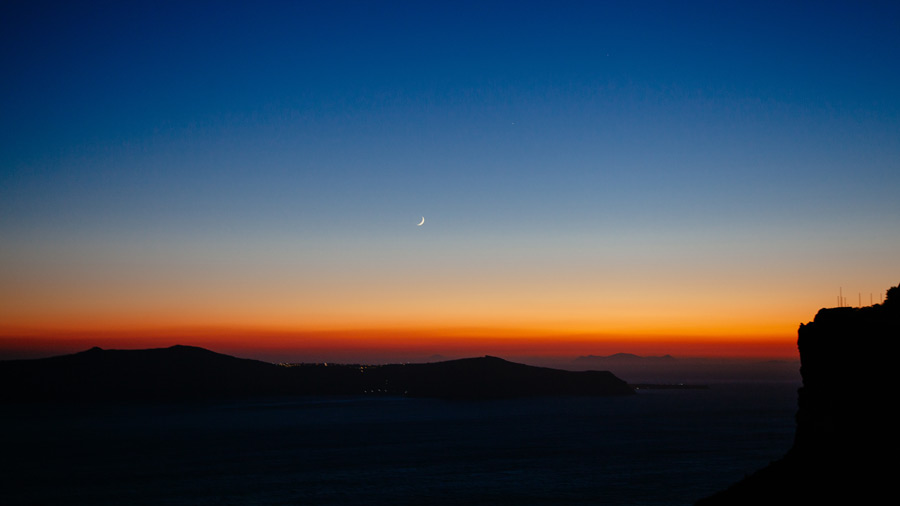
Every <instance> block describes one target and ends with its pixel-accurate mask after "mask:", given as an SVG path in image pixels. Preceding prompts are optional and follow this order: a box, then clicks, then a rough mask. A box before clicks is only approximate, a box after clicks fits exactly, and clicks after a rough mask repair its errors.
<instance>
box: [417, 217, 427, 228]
mask: <svg viewBox="0 0 900 506" xmlns="http://www.w3.org/2000/svg"><path fill="white" fill-rule="evenodd" d="M424 223H425V217H424V216H422V221H420V222H419V223H417V224H416V226H417V227H421V226H422V225H423V224H424Z"/></svg>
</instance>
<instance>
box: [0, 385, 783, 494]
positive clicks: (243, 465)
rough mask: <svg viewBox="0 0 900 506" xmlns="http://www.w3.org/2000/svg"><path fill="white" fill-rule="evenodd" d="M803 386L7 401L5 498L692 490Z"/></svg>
mask: <svg viewBox="0 0 900 506" xmlns="http://www.w3.org/2000/svg"><path fill="white" fill-rule="evenodd" d="M798 386H799V384H797V383H793V382H773V383H754V384H715V385H710V387H709V388H708V389H688V390H652V389H651V390H639V391H638V394H637V395H634V396H627V397H543V398H529V399H511V400H491V401H459V400H453V401H450V400H439V399H420V398H405V397H363V396H359V397H299V398H297V397H294V398H272V399H265V400H245V401H218V402H202V403H132V404H123V405H76V404H53V405H46V404H45V405H28V406H23V405H17V406H8V405H7V406H0V445H2V446H0V480H2V481H0V504H6V505H57V504H58V505H154V506H160V505H270V504H271V505H358V504H372V505H387V504H390V505H398V504H400V505H405V504H423V505H430V504H434V505H451V504H453V505H466V506H474V505H523V506H524V505H689V504H692V503H693V502H694V501H696V500H697V499H700V498H702V497H705V496H708V495H710V494H712V493H714V492H716V491H719V490H722V489H724V488H726V487H728V486H729V485H730V484H732V483H734V482H736V481H738V480H740V479H741V478H743V477H744V476H745V475H747V474H750V473H752V472H753V471H755V470H757V469H760V468H762V467H764V466H766V465H767V464H769V463H770V462H771V461H773V460H777V459H778V458H780V457H781V456H782V455H784V453H785V452H786V451H787V450H788V448H790V446H791V444H792V441H793V436H794V428H795V424H794V415H795V413H796V410H797V388H798Z"/></svg>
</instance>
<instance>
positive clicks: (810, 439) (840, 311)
mask: <svg viewBox="0 0 900 506" xmlns="http://www.w3.org/2000/svg"><path fill="white" fill-rule="evenodd" d="M887 295H888V296H887V299H886V301H885V302H884V304H876V305H874V306H870V307H862V308H849V307H839V308H830V309H821V310H819V312H818V313H817V314H816V317H815V319H814V320H813V321H812V322H810V323H807V324H801V325H800V329H799V332H798V339H797V347H798V349H799V351H800V363H801V368H800V374H801V376H802V378H803V386H802V387H801V388H800V390H799V392H798V409H797V417H796V420H797V429H796V433H795V438H794V444H793V446H792V447H791V448H790V450H789V451H788V452H787V454H786V455H785V456H784V457H783V458H782V459H781V460H778V461H776V462H773V463H772V464H770V465H769V466H768V467H766V468H764V469H762V470H760V471H758V472H756V473H754V474H752V475H750V476H748V477H747V478H745V479H744V480H742V481H740V482H738V483H737V484H735V485H733V486H731V487H730V488H728V489H727V490H725V491H723V492H720V493H718V494H716V495H714V496H712V497H709V498H706V499H703V500H701V501H698V502H697V503H696V504H697V506H718V505H739V504H740V505H743V504H797V505H800V504H820V503H821V504H826V503H827V504H833V503H838V504H877V503H880V502H884V500H885V497H890V496H892V494H891V495H886V494H888V493H889V492H890V491H891V490H892V489H893V474H894V472H893V471H894V469H893V456H894V454H893V451H894V446H895V434H894V430H895V429H894V427H893V426H894V423H893V422H894V420H895V419H894V411H893V408H892V407H891V406H892V405H893V404H894V395H893V380H894V379H895V377H894V374H893V368H894V367H895V364H894V360H893V358H894V353H893V351H892V350H893V348H892V344H893V343H895V342H896V341H897V340H898V338H900V286H896V287H893V288H891V289H890V290H888V294H887Z"/></svg>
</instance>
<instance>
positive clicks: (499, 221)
mask: <svg viewBox="0 0 900 506" xmlns="http://www.w3.org/2000/svg"><path fill="white" fill-rule="evenodd" d="M898 61H900V4H897V3H896V2H883V3H882V2H760V1H754V2H655V1H634V2H565V1H563V2H559V1H557V2H528V1H517V2H489V1H478V2H343V1H329V2H258V3H250V2H227V1H219V2H191V1H181V2H140V3H139V2H90V1H86V2H59V3H54V2H41V1H28V2H20V1H13V2H3V3H2V4H0V69H2V75H3V78H2V79H0V358H22V357H26V356H28V357H32V356H46V355H52V354H56V353H60V352H71V351H78V350H81V349H86V348H88V347H90V346H94V345H99V346H102V347H105V348H106V347H108V348H140V347H155V346H168V345H173V344H178V343H181V344H195V345H200V346H205V347H208V348H211V349H214V350H216V351H223V352H231V353H233V354H237V355H240V356H251V357H260V358H266V359H271V360H284V361H365V362H387V361H397V360H417V359H421V358H422V357H430V356H434V355H441V356H444V357H460V356H477V355H483V354H495V355H500V356H503V357H520V356H530V355H553V356H563V355H566V356H568V355H571V356H578V355H587V354H594V355H605V354H611V353H617V352H629V353H638V354H643V355H661V354H666V353H669V354H673V355H676V356H742V357H743V356H746V357H749V356H753V357H778V358H785V357H795V356H796V353H797V351H796V333H797V327H798V326H799V324H800V323H803V322H807V321H810V320H812V318H813V317H814V316H815V313H816V311H818V309H819V308H822V307H830V306H835V305H837V304H838V302H839V299H838V296H839V294H843V296H844V297H845V298H846V304H847V305H854V306H855V305H859V304H862V305H868V304H869V303H870V302H874V303H878V302H880V300H881V297H882V296H883V293H884V291H885V290H886V289H887V288H889V287H891V286H895V285H897V284H898V283H900V199H898V197H897V196H898V192H900V93H897V90H900V65H898ZM422 218H424V219H425V222H424V224H422V225H421V226H418V225H417V224H418V223H419V222H420V221H421V220H422Z"/></svg>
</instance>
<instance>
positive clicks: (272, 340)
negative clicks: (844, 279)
mask: <svg viewBox="0 0 900 506" xmlns="http://www.w3.org/2000/svg"><path fill="white" fill-rule="evenodd" d="M701 330H702V329H701ZM4 343H5V344H4ZM175 344H185V345H194V346H201V347H205V348H209V349H212V350H214V351H221V352H223V353H228V354H233V355H236V356H248V357H252V356H254V355H258V354H265V355H266V356H273V355H278V356H283V357H284V361H304V360H308V359H310V358H315V359H317V360H331V361H340V360H342V357H355V360H359V357H371V358H370V359H369V360H370V361H371V362H372V363H383V362H386V361H391V360H399V359H398V358H392V357H409V356H416V357H427V356H432V355H441V356H446V357H450V358H459V357H463V356H481V355H498V356H501V357H522V356H544V357H562V356H573V357H575V356H579V355H611V354H614V353H622V352H624V353H634V354H638V355H664V354H671V355H674V356H682V357H736V358H773V359H795V358H797V348H796V330H792V331H785V332H784V333H770V334H765V335H748V334H746V333H741V332H731V333H713V332H711V331H708V332H695V333H691V334H688V333H679V334H662V333H658V334H650V333H645V334H638V333H630V334H629V333H615V334H614V333H598V332H559V331H552V330H547V329H543V330H542V329H538V330H534V329H531V330H529V329H512V328H489V327H455V328H454V327H445V328H412V327H404V328H357V329H334V328H331V329H287V328H282V329H279V328H253V327H243V328H240V327H213V326H205V327H200V326H194V327H180V328H178V327H169V328H163V327H156V328H143V329H137V328H133V329H126V328H105V329H94V330H90V329H80V330H74V331H73V330H69V331H64V330H50V329H44V330H34V329H31V330H26V329H18V330H15V329H9V328H7V329H2V330H0V347H2V348H7V349H19V350H22V351H29V350H30V351H32V352H34V351H36V350H40V349H46V350H48V351H49V350H53V349H64V350H66V352H72V351H80V350H83V349H87V348H90V347H93V346H100V347H102V348H121V349H136V348H155V347H166V346H172V345H175Z"/></svg>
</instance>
